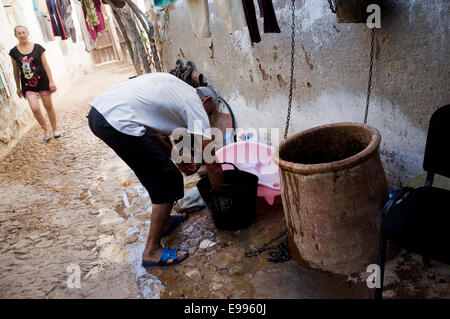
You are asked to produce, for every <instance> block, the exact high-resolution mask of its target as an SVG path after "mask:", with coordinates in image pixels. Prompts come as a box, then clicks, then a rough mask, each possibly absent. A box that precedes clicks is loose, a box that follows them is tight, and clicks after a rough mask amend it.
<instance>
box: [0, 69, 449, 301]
mask: <svg viewBox="0 0 450 319" xmlns="http://www.w3.org/2000/svg"><path fill="white" fill-rule="evenodd" d="M132 75H134V70H133V69H132V67H130V66H123V65H118V64H108V65H103V66H100V67H96V68H95V69H94V70H93V72H91V73H90V74H87V75H85V76H84V77H83V78H82V79H80V80H79V81H77V82H76V83H75V84H74V85H73V86H72V87H71V88H70V90H68V91H66V92H58V93H57V94H56V95H55V105H56V110H57V114H58V119H59V122H60V123H61V129H62V133H63V136H62V137H61V138H60V139H58V140H55V139H52V140H51V141H50V142H49V143H48V144H45V143H42V142H41V138H42V137H41V135H42V132H41V131H40V129H39V127H38V125H35V126H34V127H33V128H32V129H31V130H30V131H29V132H28V133H27V134H26V135H25V137H24V138H23V139H22V140H21V141H20V142H19V144H18V145H17V146H16V147H15V148H14V149H13V150H12V151H11V152H10V153H9V155H7V156H6V157H5V158H4V159H3V160H1V162H0V256H1V257H0V298H371V297H372V295H373V291H372V290H371V289H369V288H367V285H366V282H365V276H366V275H365V274H364V273H362V274H355V275H354V276H350V277H347V276H335V275H331V274H327V273H322V272H319V271H313V270H310V269H306V268H302V267H301V266H299V265H298V264H297V263H296V262H295V261H293V260H291V261H289V262H286V263H271V262H268V261H267V260H266V257H267V255H266V254H267V253H264V254H262V255H260V256H258V257H253V258H246V257H245V256H244V253H245V251H247V250H250V249H255V248H258V247H260V246H262V245H263V244H264V243H265V242H267V241H269V240H270V239H271V238H273V237H274V236H275V235H276V234H278V233H280V232H281V231H283V229H284V228H285V222H284V215H283V209H282V205H281V201H279V198H278V200H277V202H276V203H275V205H274V206H268V205H267V204H266V203H265V202H262V201H259V202H258V205H257V206H258V207H257V214H258V215H257V221H256V222H255V223H254V224H253V225H251V226H250V227H249V228H247V229H244V230H240V231H236V232H224V231H218V230H217V229H216V228H215V226H214V223H213V221H212V219H211V217H210V215H209V213H208V211H207V210H206V209H203V210H201V211H199V212H196V213H191V214H189V216H188V219H187V221H185V222H184V223H183V224H181V225H180V227H178V229H177V230H176V231H174V232H173V233H172V234H171V235H170V236H168V238H166V239H165V240H164V241H163V242H164V244H165V245H168V246H174V245H177V246H179V247H180V248H182V249H189V251H190V257H189V258H188V259H187V260H186V261H184V262H183V263H181V264H179V265H175V266H170V267H160V268H149V269H145V268H143V267H142V266H141V253H142V250H143V247H144V242H145V239H146V236H147V234H148V227H149V223H150V222H149V220H150V215H151V202H150V200H149V197H148V195H147V193H146V191H145V189H144V188H143V187H142V186H141V185H140V184H139V182H138V180H137V178H136V177H135V175H134V174H133V172H132V171H131V170H130V169H129V168H128V167H127V166H126V165H125V164H124V163H123V162H122V161H121V160H120V159H119V158H118V157H117V156H116V155H115V154H114V153H113V151H112V150H111V149H109V148H108V147H107V146H106V145H105V144H104V143H103V142H101V141H100V140H99V139H97V138H96V137H95V136H94V135H93V134H92V133H91V131H90V130H89V127H88V125H87V119H86V115H87V113H88V110H89V106H88V102H89V101H90V100H92V99H93V98H94V97H95V96H96V95H97V94H99V93H101V92H102V91H103V90H106V89H108V88H110V87H111V86H113V85H114V84H116V83H119V82H121V81H125V80H127V79H128V77H130V76H132ZM197 180H198V177H196V175H194V176H191V177H189V178H186V180H185V188H186V190H187V189H189V188H192V187H194V186H195V184H196V181H197ZM258 200H259V199H258ZM73 267H75V268H77V267H79V269H80V271H81V281H80V284H81V287H79V288H77V287H75V288H70V287H68V278H69V275H70V274H71V273H72V272H71V269H74V268H73ZM386 276H387V278H386V284H385V286H386V289H385V296H386V297H395V298H400V297H403V298H411V297H415V298H434V297H439V298H449V297H450V291H449V290H448V278H449V277H450V272H449V269H448V267H446V266H444V265H441V264H438V263H434V266H433V267H432V268H429V269H424V268H423V266H422V263H421V258H420V257H419V256H416V255H413V254H407V253H405V252H403V253H401V254H400V255H398V256H397V257H396V258H395V259H394V260H391V261H390V262H389V263H388V265H387V275H386ZM393 284H395V285H393Z"/></svg>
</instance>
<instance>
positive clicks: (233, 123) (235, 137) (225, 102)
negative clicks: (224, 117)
mask: <svg viewBox="0 0 450 319" xmlns="http://www.w3.org/2000/svg"><path fill="white" fill-rule="evenodd" d="M218 100H219V101H221V102H222V103H223V104H225V106H226V107H227V109H228V112H230V116H231V126H232V128H233V141H234V142H236V141H237V136H236V119H235V118H234V113H233V110H232V109H231V107H230V105H229V104H228V103H227V101H225V99H224V98H223V97H221V96H219V97H218Z"/></svg>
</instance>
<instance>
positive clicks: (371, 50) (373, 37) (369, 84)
mask: <svg viewBox="0 0 450 319" xmlns="http://www.w3.org/2000/svg"><path fill="white" fill-rule="evenodd" d="M374 42H375V27H373V28H372V41H371V44H370V65H369V81H368V83H367V100H366V113H365V115H364V124H367V115H368V114H369V104H370V95H371V94H372V91H371V90H372V70H373V56H374V51H375V50H374Z"/></svg>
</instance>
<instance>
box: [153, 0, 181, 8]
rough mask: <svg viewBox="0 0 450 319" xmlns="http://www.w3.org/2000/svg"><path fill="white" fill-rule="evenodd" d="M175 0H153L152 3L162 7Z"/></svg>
mask: <svg viewBox="0 0 450 319" xmlns="http://www.w3.org/2000/svg"><path fill="white" fill-rule="evenodd" d="M175 1H176V0H154V3H155V7H164V6H167V5H169V4H171V3H172V2H175Z"/></svg>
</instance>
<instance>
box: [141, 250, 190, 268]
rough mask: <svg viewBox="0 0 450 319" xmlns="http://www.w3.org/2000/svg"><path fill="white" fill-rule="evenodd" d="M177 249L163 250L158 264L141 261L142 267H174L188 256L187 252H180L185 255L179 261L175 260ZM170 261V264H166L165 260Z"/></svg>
mask: <svg viewBox="0 0 450 319" xmlns="http://www.w3.org/2000/svg"><path fill="white" fill-rule="evenodd" d="M178 251H179V249H178V248H177V249H172V248H164V250H163V253H162V255H161V258H160V259H159V261H158V262H156V263H155V262H149V261H142V266H143V267H155V266H170V265H176V264H179V263H180V262H182V261H183V260H185V259H186V258H187V257H188V256H189V252H188V251H187V250H181V251H184V252H185V253H186V255H184V257H182V258H181V259H178V258H177V252H178ZM169 259H172V262H171V263H167V260H169Z"/></svg>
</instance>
